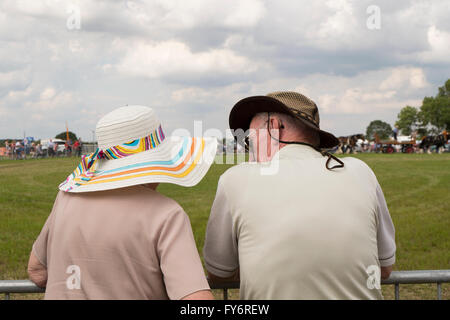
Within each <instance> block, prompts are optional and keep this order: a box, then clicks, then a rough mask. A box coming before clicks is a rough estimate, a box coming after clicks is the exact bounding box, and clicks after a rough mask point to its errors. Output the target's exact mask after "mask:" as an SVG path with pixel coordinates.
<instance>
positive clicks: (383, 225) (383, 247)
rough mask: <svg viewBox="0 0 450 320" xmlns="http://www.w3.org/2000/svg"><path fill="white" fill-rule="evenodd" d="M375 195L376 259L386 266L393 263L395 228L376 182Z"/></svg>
mask: <svg viewBox="0 0 450 320" xmlns="http://www.w3.org/2000/svg"><path fill="white" fill-rule="evenodd" d="M376 195H377V216H378V229H377V242H378V260H379V261H380V266H382V267H388V266H391V265H393V264H394V263H395V251H396V246H395V228H394V224H393V223H392V219H391V215H390V213H389V210H388V207H387V204H386V200H385V198H384V195H383V191H382V190H381V187H380V185H379V184H378V183H377V190H376Z"/></svg>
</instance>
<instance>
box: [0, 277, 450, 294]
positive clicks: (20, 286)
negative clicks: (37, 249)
mask: <svg viewBox="0 0 450 320" xmlns="http://www.w3.org/2000/svg"><path fill="white" fill-rule="evenodd" d="M449 282H450V270H414V271H393V272H392V273H391V276H390V277H389V279H387V280H382V281H381V284H382V285H394V287H395V300H400V285H401V284H423V283H435V284H436V285H437V299H438V300H441V299H442V283H449ZM210 286H211V289H219V290H223V299H224V300H228V290H229V289H239V282H227V283H223V284H213V283H210ZM42 292H44V289H42V288H39V287H37V286H36V285H35V284H34V283H33V282H31V281H29V280H0V294H5V299H6V300H9V299H10V298H11V294H12V293H42Z"/></svg>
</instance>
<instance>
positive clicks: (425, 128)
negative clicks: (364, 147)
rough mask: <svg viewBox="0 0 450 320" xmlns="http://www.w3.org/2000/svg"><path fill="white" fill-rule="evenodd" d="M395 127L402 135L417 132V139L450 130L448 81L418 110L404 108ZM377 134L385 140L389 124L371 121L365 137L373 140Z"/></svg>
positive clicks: (449, 82) (426, 99) (424, 99)
mask: <svg viewBox="0 0 450 320" xmlns="http://www.w3.org/2000/svg"><path fill="white" fill-rule="evenodd" d="M395 125H396V126H397V127H398V129H399V130H400V132H401V134H403V135H407V136H409V135H411V134H412V133H413V132H417V136H418V137H423V136H426V135H428V134H438V133H441V132H442V131H444V130H447V131H449V130H450V79H448V80H447V81H446V82H445V84H444V85H443V86H442V87H439V90H438V93H437V95H436V96H434V97H425V98H423V101H422V105H421V106H420V107H419V108H416V107H412V106H406V107H404V108H403V109H401V110H400V113H399V114H398V115H397V121H396V122H395ZM375 133H377V134H378V136H379V137H380V139H387V138H388V137H389V136H390V135H391V134H392V127H391V125H390V124H388V123H386V122H383V121H381V120H374V121H372V122H371V123H370V124H369V126H368V127H367V129H366V137H367V138H368V139H369V140H373V139H374V134H375Z"/></svg>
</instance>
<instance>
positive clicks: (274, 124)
mask: <svg viewBox="0 0 450 320" xmlns="http://www.w3.org/2000/svg"><path fill="white" fill-rule="evenodd" d="M270 128H271V129H276V130H277V129H282V128H284V126H283V124H282V123H281V121H280V119H278V118H277V117H271V118H270Z"/></svg>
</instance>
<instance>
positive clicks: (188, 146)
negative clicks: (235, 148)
mask: <svg viewBox="0 0 450 320" xmlns="http://www.w3.org/2000/svg"><path fill="white" fill-rule="evenodd" d="M216 151H217V140H216V139H215V138H191V137H167V138H166V140H164V141H163V142H162V143H161V144H160V145H159V146H158V147H157V148H154V149H151V150H147V151H143V152H139V153H136V154H135V155H131V156H128V157H124V158H120V159H113V160H108V159H100V160H98V164H97V166H96V168H95V171H93V174H92V175H90V176H89V177H86V176H84V177H75V175H73V174H72V175H70V176H69V177H68V178H67V180H66V181H64V182H63V183H61V185H60V187H59V189H60V190H62V191H66V192H90V191H102V190H110V189H118V188H124V187H129V186H133V185H140V184H148V183H172V184H177V185H180V186H184V187H191V186H194V185H196V184H197V183H199V182H200V181H201V180H202V178H203V177H204V176H205V175H206V173H207V172H208V170H209V168H210V166H211V164H212V163H213V162H214V159H215V155H216Z"/></svg>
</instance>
